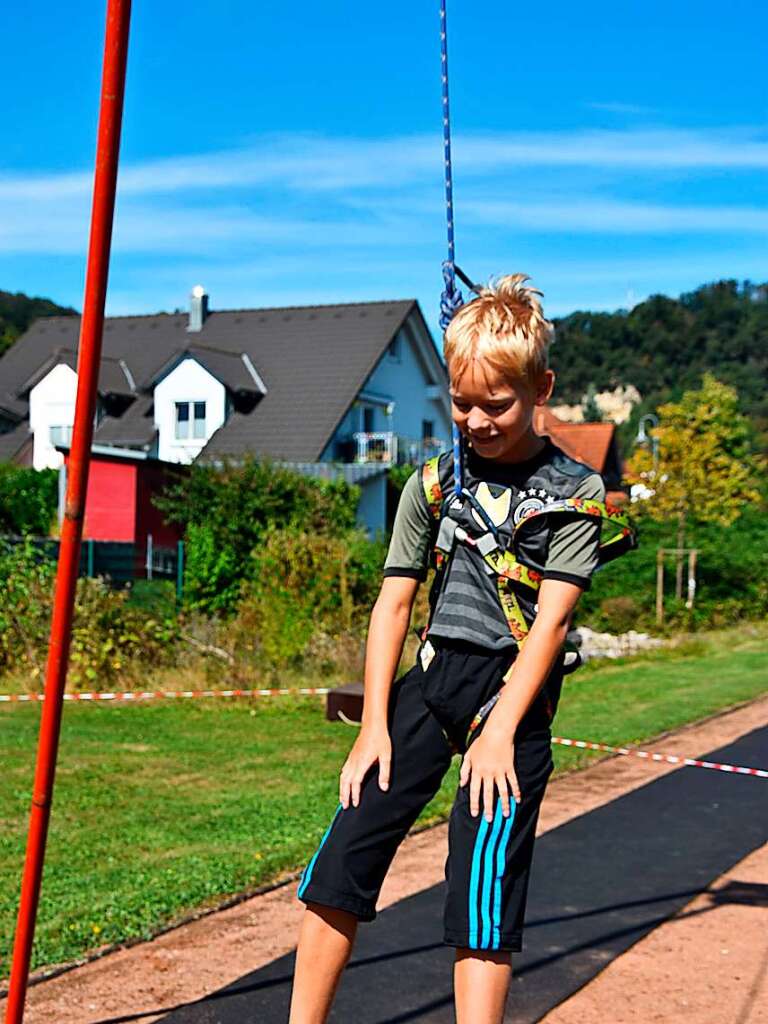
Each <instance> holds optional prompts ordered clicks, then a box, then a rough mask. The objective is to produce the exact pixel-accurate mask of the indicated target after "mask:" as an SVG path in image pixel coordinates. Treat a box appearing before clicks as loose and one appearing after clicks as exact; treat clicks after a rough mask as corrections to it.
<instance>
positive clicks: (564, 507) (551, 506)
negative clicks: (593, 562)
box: [513, 498, 637, 565]
mask: <svg viewBox="0 0 768 1024" xmlns="http://www.w3.org/2000/svg"><path fill="white" fill-rule="evenodd" d="M552 514H556V515H557V514H559V515H567V516H573V515H574V514H576V515H582V516H592V517H593V518H594V519H602V520H603V522H606V523H609V524H610V525H611V526H614V527H616V532H615V533H614V535H613V536H612V537H609V538H608V540H601V541H600V546H599V548H598V554H599V557H600V564H601V565H604V564H605V563H606V562H610V561H612V560H613V559H614V558H618V557H619V555H623V554H624V552H625V551H631V550H632V549H633V548H635V547H637V534H636V533H635V530H634V529H633V528H632V525H631V523H630V521H629V518H628V517H627V516H626V515H625V514H624V513H623V512H622V511H621V509H620V508H617V507H616V505H611V504H609V503H608V502H604V501H598V500H597V499H595V498H560V499H558V500H557V501H550V502H549V503H548V504H547V505H545V506H544V507H543V508H540V509H533V510H532V511H531V512H529V513H528V514H527V515H525V516H523V518H522V519H521V520H520V522H519V523H518V524H517V525H516V526H515V530H514V534H513V543H514V540H515V539H516V538H517V537H518V534H519V531H520V529H521V528H523V527H525V526H526V525H527V524H529V523H530V522H531V520H532V519H535V518H536V517H537V516H544V515H552Z"/></svg>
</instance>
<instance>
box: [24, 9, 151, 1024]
mask: <svg viewBox="0 0 768 1024" xmlns="http://www.w3.org/2000/svg"><path fill="white" fill-rule="evenodd" d="M130 19H131V3H130V0H107V25H106V33H105V42H104V65H103V71H102V80H101V104H100V109H99V131H98V139H97V144H96V170H95V175H94V184H93V206H92V208H91V232H90V239H89V243H88V265H87V268H86V275H85V295H84V298H83V317H82V321H81V324H80V345H79V353H78V363H77V399H76V403H75V423H74V428H73V433H72V449H71V452H70V458H69V468H68V472H67V493H66V504H65V511H64V521H63V523H62V528H61V547H60V550H59V564H58V570H57V573H56V590H55V592H54V600H53V616H52V619H51V634H50V646H49V649H48V664H47V667H46V675H45V702H44V704H43V711H42V717H41V721H40V738H39V742H38V749H37V765H36V768H35V781H34V788H33V791H32V808H31V812H30V820H29V834H28V837H27V854H26V860H25V862H24V874H23V878H22V883H21V902H20V905H19V917H18V923H17V926H16V936H15V940H14V947H13V964H12V967H11V980H10V990H9V994H8V1003H7V1006H6V1014H5V1020H6V1024H21V1022H22V1020H23V1017H24V1003H25V999H26V992H27V985H28V981H29V965H30V961H31V957H32V941H33V939H34V934H35V919H36V917H37V906H38V901H39V898H40V882H41V879H42V874H43V861H44V858H45V842H46V838H47V835H48V821H49V818H50V812H51V802H52V799H53V784H54V778H55V774H56V756H57V753H58V749H59V732H60V728H61V712H62V707H63V703H64V701H63V698H64V687H65V684H66V681H67V665H68V662H69V645H70V639H71V633H72V613H73V607H74V601H75V584H76V582H77V575H78V568H79V564H80V543H81V539H82V535H83V515H84V511H85V495H86V489H87V486H88V468H89V464H90V459H91V443H92V441H93V419H94V414H95V412H96V386H97V383H98V376H99V362H100V359H101V338H102V330H103V326H104V301H105V298H106V292H107V277H108V273H109V250H110V243H111V241H112V219H113V214H114V209H115V189H116V185H117V165H118V156H119V151H120V125H121V121H122V116H123V95H124V92H125V65H126V58H127V54H128V29H129V25H130Z"/></svg>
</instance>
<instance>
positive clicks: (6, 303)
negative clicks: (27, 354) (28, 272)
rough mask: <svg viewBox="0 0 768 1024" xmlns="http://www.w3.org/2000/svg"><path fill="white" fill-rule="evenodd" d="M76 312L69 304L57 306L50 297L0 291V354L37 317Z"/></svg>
mask: <svg viewBox="0 0 768 1024" xmlns="http://www.w3.org/2000/svg"><path fill="white" fill-rule="evenodd" d="M76 312H77V311H76V310H74V309H72V308H71V307H70V306H57V305H56V303H55V302H51V300H50V299H40V298H30V297H29V296H28V295H25V294H24V293H23V292H15V293H14V292H3V291H0V356H1V355H2V354H3V352H5V350H6V349H7V348H10V346H11V345H12V344H13V343H14V341H16V339H17V338H18V337H19V335H21V334H23V333H24V331H26V329H27V327H29V325H30V324H31V323H32V321H33V320H36V319H37V317H39V316H72V315H74V314H75V313H76Z"/></svg>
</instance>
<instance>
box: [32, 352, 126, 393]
mask: <svg viewBox="0 0 768 1024" xmlns="http://www.w3.org/2000/svg"><path fill="white" fill-rule="evenodd" d="M61 363H63V364H64V365H65V366H68V367H69V368H70V369H71V370H75V371H76V370H77V352H76V350H75V349H74V348H66V347H63V346H59V347H57V348H55V349H54V350H53V352H51V353H50V355H49V357H48V358H47V359H46V360H45V362H44V363H42V364H41V365H40V366H38V367H36V368H35V370H34V372H33V373H32V374H31V376H29V377H28V378H27V379H26V380H25V381H23V383H22V384H21V385H20V386H19V387H18V389H17V391H16V395H17V397H19V398H26V397H28V395H29V392H30V391H31V390H32V388H33V387H34V386H35V385H36V384H38V383H39V382H40V381H41V380H42V379H43V378H44V377H45V376H46V374H48V373H50V371H51V370H52V369H53V368H54V366H58V365H60V364H61ZM135 390H136V388H135V384H134V381H133V378H132V376H131V373H130V371H129V369H128V366H127V364H126V362H125V360H124V359H116V358H114V357H112V356H102V358H101V363H100V365H99V393H100V394H102V395H110V394H111V395H132V394H133V393H134V391H135Z"/></svg>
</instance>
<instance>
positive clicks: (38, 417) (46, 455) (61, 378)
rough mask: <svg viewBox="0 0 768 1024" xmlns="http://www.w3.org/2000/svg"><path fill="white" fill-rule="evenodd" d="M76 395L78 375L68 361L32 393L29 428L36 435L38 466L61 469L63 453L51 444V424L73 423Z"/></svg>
mask: <svg viewBox="0 0 768 1024" xmlns="http://www.w3.org/2000/svg"><path fill="white" fill-rule="evenodd" d="M76 394H77V374H76V373H75V371H74V370H73V369H72V368H71V367H69V366H67V365H66V364H65V363H59V365H58V366H54V367H53V369H52V370H51V371H50V372H49V373H47V374H46V375H45V377H43V379H42V380H41V381H39V383H37V384H36V385H35V386H34V387H33V388H32V390H31V391H30V392H29V429H30V431H31V432H32V433H33V434H34V448H33V452H32V465H33V466H34V468H35V469H59V467H60V466H61V465H62V464H63V462H64V459H63V456H62V455H61V453H60V452H57V451H56V449H55V447H54V445H53V444H52V443H51V427H71V426H72V425H73V423H74V422H75V396H76ZM62 440H66V439H62Z"/></svg>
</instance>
